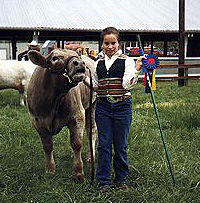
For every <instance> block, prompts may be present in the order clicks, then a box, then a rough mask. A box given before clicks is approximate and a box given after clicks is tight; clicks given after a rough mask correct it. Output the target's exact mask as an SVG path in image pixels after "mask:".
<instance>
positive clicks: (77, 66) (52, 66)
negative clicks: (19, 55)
mask: <svg viewBox="0 0 200 203" xmlns="http://www.w3.org/2000/svg"><path fill="white" fill-rule="evenodd" d="M28 56H29V58H30V60H31V61H32V62H33V63H34V64H36V65H38V66H40V67H42V68H46V69H48V70H49V71H50V73H51V74H56V75H59V76H61V77H63V78H65V79H66V80H68V82H69V83H71V85H72V86H75V85H77V84H78V83H79V82H80V81H82V80H83V78H84V75H85V63H84V61H83V60H81V59H79V58H78V55H77V53H76V52H74V51H70V50H60V49H55V50H53V51H52V52H51V53H50V54H49V55H48V56H47V57H45V56H43V55H41V54H40V53H39V52H37V51H33V50H32V51H29V52H28Z"/></svg>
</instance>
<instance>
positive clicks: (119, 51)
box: [105, 49, 122, 60]
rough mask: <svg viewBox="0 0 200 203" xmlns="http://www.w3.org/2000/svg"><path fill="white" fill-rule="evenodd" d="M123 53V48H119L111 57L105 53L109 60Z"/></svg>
mask: <svg viewBox="0 0 200 203" xmlns="http://www.w3.org/2000/svg"><path fill="white" fill-rule="evenodd" d="M121 54H122V50H121V49H119V50H118V51H117V52H115V54H114V55H112V57H111V58H109V57H108V56H107V55H106V54H105V59H107V60H111V59H113V58H117V57H118V56H119V55H121Z"/></svg>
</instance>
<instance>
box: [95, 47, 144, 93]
mask: <svg viewBox="0 0 200 203" xmlns="http://www.w3.org/2000/svg"><path fill="white" fill-rule="evenodd" d="M121 54H122V50H118V51H117V52H116V53H115V54H114V55H113V56H112V57H111V58H109V57H108V56H107V55H105V66H106V69H107V70H109V69H110V67H111V66H112V64H113V63H114V62H115V60H116V59H117V58H118V57H119V56H120V55H121ZM97 64H98V60H97V61H96V62H95V72H94V76H93V88H94V90H96V89H98V76H97V72H96V68H97ZM139 73H140V71H137V70H136V68H135V61H134V59H133V58H131V57H127V58H126V59H125V72H124V76H123V81H122V86H123V88H124V89H126V90H131V89H132V88H133V86H134V85H135V84H136V83H137V80H138V75H139ZM133 78H134V79H133ZM131 79H133V81H132V83H131ZM127 94H130V92H129V93H126V95H127Z"/></svg>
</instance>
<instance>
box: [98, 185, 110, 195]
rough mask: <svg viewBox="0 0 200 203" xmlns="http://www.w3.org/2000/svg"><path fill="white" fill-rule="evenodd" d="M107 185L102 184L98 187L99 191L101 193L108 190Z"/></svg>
mask: <svg viewBox="0 0 200 203" xmlns="http://www.w3.org/2000/svg"><path fill="white" fill-rule="evenodd" d="M109 188H110V187H109V186H108V185H102V186H100V187H98V190H99V191H100V193H101V194H103V193H106V192H108V190H109Z"/></svg>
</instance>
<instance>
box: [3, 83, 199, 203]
mask: <svg viewBox="0 0 200 203" xmlns="http://www.w3.org/2000/svg"><path fill="white" fill-rule="evenodd" d="M155 99H156V104H157V107H158V111H159V115H160V119H161V125H162V128H163V132H164V138H165V142H166V144H167V146H168V150H169V153H170V157H171V158H170V160H171V163H172V166H173V173H174V176H175V180H176V185H175V186H173V184H172V179H171V176H170V173H169V170H168V165H167V162H166V157H165V153H164V148H163V144H162V142H161V138H160V133H159V128H158V125H157V121H156V117H155V113H154V110H153V106H152V103H151V99H150V95H149V94H145V93H144V87H143V86H142V84H138V85H137V86H136V87H135V89H134V90H133V123H132V126H131V135H130V137H129V162H130V177H129V186H130V190H129V191H119V190H114V189H113V190H110V191H109V192H108V193H106V194H104V195H100V193H99V191H97V190H96V187H95V185H93V186H91V185H90V177H89V166H88V164H87V163H86V156H87V138H86V137H85V138H84V146H83V153H82V156H83V160H84V163H85V166H84V170H85V182H84V183H83V184H76V183H74V182H73V181H72V177H71V166H72V165H71V156H72V152H71V147H70V141H69V136H67V130H66V129H63V130H62V132H61V133H60V134H59V135H57V136H55V137H54V155H55V161H56V163H57V171H56V174H55V175H48V174H45V170H44V161H45V159H44V152H43V150H42V147H41V143H40V139H39V136H38V135H37V133H36V131H35V130H34V128H33V127H32V126H31V124H30V120H29V116H28V112H27V109H26V107H21V106H19V95H18V92H16V91H14V90H13V91H12V90H6V91H1V92H0V202H1V203H28V202H29V203H64V202H66V203H68V202H69V203H83V202H84V203H90V202H91V203H93V202H95V203H111V202H115V203H125V202H133V203H147V202H150V203H154V202H155V203H157V202H160V203H197V202H200V87H199V80H194V81H189V85H188V86H187V87H177V82H159V83H157V91H156V92H155Z"/></svg>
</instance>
